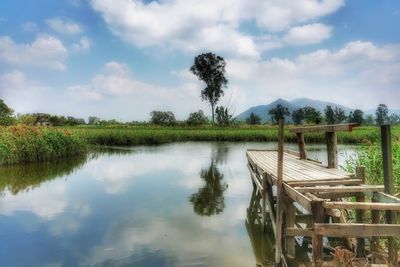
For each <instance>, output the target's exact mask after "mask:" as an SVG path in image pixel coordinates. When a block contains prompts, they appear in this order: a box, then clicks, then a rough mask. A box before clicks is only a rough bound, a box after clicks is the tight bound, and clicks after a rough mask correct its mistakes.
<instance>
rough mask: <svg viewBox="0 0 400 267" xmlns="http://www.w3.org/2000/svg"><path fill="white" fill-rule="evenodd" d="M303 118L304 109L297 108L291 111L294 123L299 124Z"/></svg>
mask: <svg viewBox="0 0 400 267" xmlns="http://www.w3.org/2000/svg"><path fill="white" fill-rule="evenodd" d="M303 120H304V110H303V109H302V108H298V109H296V110H293V112H292V121H293V123H294V124H295V125H300V124H301V123H302V122H303Z"/></svg>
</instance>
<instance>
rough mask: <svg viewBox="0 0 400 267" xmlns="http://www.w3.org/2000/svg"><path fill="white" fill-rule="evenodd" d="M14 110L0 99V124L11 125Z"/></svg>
mask: <svg viewBox="0 0 400 267" xmlns="http://www.w3.org/2000/svg"><path fill="white" fill-rule="evenodd" d="M13 115H14V111H13V110H12V109H11V108H10V107H8V106H7V105H6V103H4V101H3V99H0V125H11V124H13V122H14V118H13Z"/></svg>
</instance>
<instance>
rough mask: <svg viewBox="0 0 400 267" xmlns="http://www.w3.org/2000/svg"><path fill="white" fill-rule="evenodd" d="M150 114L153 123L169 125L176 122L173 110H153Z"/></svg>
mask: <svg viewBox="0 0 400 267" xmlns="http://www.w3.org/2000/svg"><path fill="white" fill-rule="evenodd" d="M150 116H151V119H150V122H151V123H152V124H156V125H168V126H169V125H174V124H176V119H175V115H174V113H172V112H171V111H152V112H151V113H150Z"/></svg>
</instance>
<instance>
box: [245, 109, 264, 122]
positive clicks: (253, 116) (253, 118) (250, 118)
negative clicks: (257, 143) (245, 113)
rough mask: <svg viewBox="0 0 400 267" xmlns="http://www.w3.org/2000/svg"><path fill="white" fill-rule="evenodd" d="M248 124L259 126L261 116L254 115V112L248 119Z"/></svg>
mask: <svg viewBox="0 0 400 267" xmlns="http://www.w3.org/2000/svg"><path fill="white" fill-rule="evenodd" d="M246 123H247V124H250V125H257V124H260V123H261V118H260V116H258V115H256V114H254V112H252V113H250V116H249V117H248V118H247V119H246Z"/></svg>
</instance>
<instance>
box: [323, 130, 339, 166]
mask: <svg viewBox="0 0 400 267" xmlns="http://www.w3.org/2000/svg"><path fill="white" fill-rule="evenodd" d="M325 136H326V152H327V154H328V168H333V169H337V167H338V151H337V135H336V132H326V133H325Z"/></svg>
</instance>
